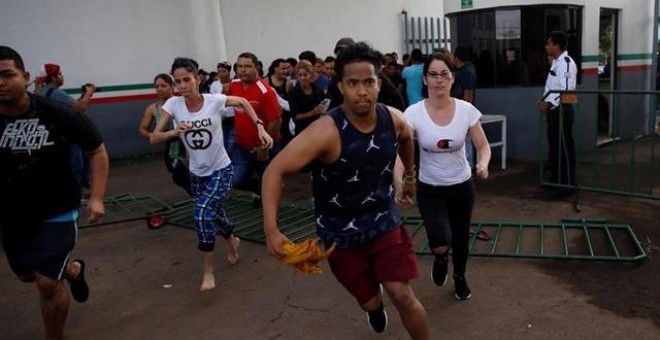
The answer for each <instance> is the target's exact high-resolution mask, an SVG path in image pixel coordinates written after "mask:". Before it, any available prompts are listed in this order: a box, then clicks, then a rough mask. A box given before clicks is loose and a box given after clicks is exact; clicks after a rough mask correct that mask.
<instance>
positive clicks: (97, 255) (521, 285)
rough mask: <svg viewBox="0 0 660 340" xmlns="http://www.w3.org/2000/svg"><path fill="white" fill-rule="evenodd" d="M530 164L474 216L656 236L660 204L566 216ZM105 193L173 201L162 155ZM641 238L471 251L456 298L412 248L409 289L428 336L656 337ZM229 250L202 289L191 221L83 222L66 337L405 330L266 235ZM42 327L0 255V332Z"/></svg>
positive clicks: (596, 204)
mask: <svg viewBox="0 0 660 340" xmlns="http://www.w3.org/2000/svg"><path fill="white" fill-rule="evenodd" d="M535 174H536V172H535V170H534V168H533V167H530V166H528V165H525V164H512V165H511V166H510V168H509V169H508V170H506V171H505V172H496V173H495V175H494V178H493V179H492V180H490V181H488V182H480V183H478V185H477V196H478V198H477V205H476V210H475V214H474V215H475V216H474V219H475V220H488V221H493V220H494V221H527V222H557V221H559V220H560V219H562V218H569V217H573V218H605V219H607V220H608V221H610V222H616V223H630V224H631V225H632V226H633V228H634V229H635V231H636V232H637V234H638V236H639V237H640V238H641V239H643V240H647V238H648V240H650V241H651V243H654V244H656V245H660V225H659V222H660V204H658V203H656V202H650V201H644V200H636V199H629V198H621V197H613V196H602V195H594V194H584V195H583V196H582V198H581V200H582V212H581V213H575V212H574V211H573V210H572V208H571V205H570V204H568V203H566V202H564V201H556V200H550V199H547V198H545V196H546V195H545V193H543V192H540V191H539V190H538V189H537V188H536V184H535V182H536V179H535ZM308 183H309V182H308V179H307V178H306V177H305V176H296V177H295V178H294V179H292V180H290V181H289V182H287V189H288V193H287V196H286V199H287V200H293V201H301V202H306V201H307V200H308V197H309V196H308V195H309V189H308V188H307V187H308ZM109 191H110V192H109V194H115V193H123V192H132V193H146V194H150V195H154V196H156V197H159V198H162V199H163V200H166V201H170V202H171V201H175V200H178V199H181V198H183V195H182V191H181V190H180V189H178V188H176V187H174V186H173V185H171V184H170V182H169V180H168V178H167V175H166V173H165V170H164V167H163V166H162V162H161V160H160V158H145V159H139V160H134V161H131V162H121V163H115V164H113V167H112V171H111V180H110V183H109ZM408 212H414V208H412V209H409V210H408ZM648 248H649V249H651V250H652V251H654V252H655V254H654V256H652V257H651V258H649V259H648V260H647V261H645V262H643V263H639V264H621V263H594V262H584V261H549V260H516V259H502V258H476V257H475V258H471V260H470V262H469V264H468V280H469V283H470V286H471V288H472V290H473V297H472V299H471V300H469V301H467V302H457V301H456V300H454V298H453V297H452V295H453V288H452V287H451V285H449V286H447V287H442V288H438V287H435V286H434V285H433V284H432V283H431V280H430V279H429V276H428V273H429V271H430V266H431V258H430V257H425V256H422V257H420V258H419V261H420V265H421V268H422V270H423V272H424V276H423V277H422V278H421V279H419V280H416V281H414V282H413V286H414V289H415V292H416V294H417V295H418V297H419V298H420V300H421V301H422V303H423V304H424V306H425V307H426V309H427V312H428V317H429V321H430V325H431V331H432V335H433V339H660V291H659V290H658V288H657V287H658V284H659V283H660V262H658V257H657V253H658V252H659V251H660V249H658V248H657V247H655V246H653V245H649V246H648ZM224 250H225V248H224V247H223V246H221V247H219V249H218V251H219V252H218V254H219V255H222V254H223V253H224ZM240 250H241V259H240V262H239V264H238V265H237V266H235V267H233V268H230V267H229V266H228V265H227V264H225V263H223V262H222V261H219V262H218V263H217V266H216V268H217V272H218V274H217V279H218V282H217V283H218V289H216V290H215V291H213V292H210V293H205V294H201V293H199V292H198V288H199V284H200V280H201V275H200V273H201V259H200V256H199V252H198V251H197V250H196V237H195V235H194V233H193V232H192V231H191V230H188V229H182V228H176V227H171V226H166V227H163V228H161V229H158V230H150V229H148V228H146V227H145V224H144V222H142V221H138V222H131V223H124V224H115V225H109V226H103V227H97V228H90V229H83V230H81V233H80V239H79V244H78V247H77V248H76V251H75V255H74V256H75V257H82V258H84V259H86V261H87V263H88V270H89V271H88V277H89V282H90V285H91V289H92V292H91V297H90V300H89V301H88V302H87V303H85V304H75V303H74V304H72V308H71V312H70V316H69V320H68V324H67V336H68V337H67V338H68V339H145V338H151V339H342V340H347V339H406V338H408V337H407V335H406V333H405V331H404V329H403V327H402V325H401V322H400V321H399V318H398V316H397V314H396V310H395V309H394V308H393V307H392V306H391V304H389V303H387V304H386V306H387V307H386V308H387V311H388V312H389V315H390V321H391V322H390V325H389V327H388V329H387V331H386V333H385V334H383V335H376V334H373V333H371V331H370V330H369V328H368V327H367V325H366V322H365V317H364V315H363V313H362V312H361V311H360V310H359V309H358V308H357V306H356V304H355V303H354V301H353V299H352V298H351V297H350V296H349V295H348V293H346V292H345V291H344V290H343V289H342V288H341V287H340V286H339V285H338V284H337V283H336V282H335V280H334V278H333V276H332V275H331V274H330V273H325V274H323V275H319V276H313V277H301V276H300V275H298V274H296V273H295V272H294V271H293V270H292V269H290V268H288V267H285V266H283V265H281V264H278V263H277V262H276V261H274V260H272V259H271V258H270V257H268V256H267V254H266V249H265V247H264V246H263V245H260V244H254V243H249V242H243V244H242V246H241V249H240ZM323 265H324V267H326V268H327V264H325V263H324V264H323ZM170 285H171V286H170ZM165 287H170V288H165ZM41 332H42V324H41V320H40V316H39V307H38V303H37V299H36V292H35V289H34V287H33V286H31V285H26V284H22V283H20V282H19V281H18V280H17V279H15V278H14V277H13V276H12V274H11V272H10V270H9V268H8V266H7V263H6V261H5V259H4V257H2V258H1V259H0V338H2V339H38V338H40V336H41Z"/></svg>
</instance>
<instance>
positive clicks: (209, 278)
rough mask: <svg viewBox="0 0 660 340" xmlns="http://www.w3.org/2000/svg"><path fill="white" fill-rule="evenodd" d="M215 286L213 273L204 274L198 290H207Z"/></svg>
mask: <svg viewBox="0 0 660 340" xmlns="http://www.w3.org/2000/svg"><path fill="white" fill-rule="evenodd" d="M214 288H215V276H213V274H204V279H202V286H201V287H200V288H199V291H200V292H205V291H209V290H212V289H214Z"/></svg>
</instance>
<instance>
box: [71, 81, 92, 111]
mask: <svg viewBox="0 0 660 340" xmlns="http://www.w3.org/2000/svg"><path fill="white" fill-rule="evenodd" d="M94 92H96V86H94V85H92V84H87V85H85V94H83V95H82V96H81V97H80V99H78V100H76V101H75V102H74V103H73V107H74V108H75V109H76V110H78V111H84V110H86V109H87V107H88V106H89V102H90V101H91V100H92V96H93V95H94Z"/></svg>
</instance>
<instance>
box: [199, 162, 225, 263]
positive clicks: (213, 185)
mask: <svg viewBox="0 0 660 340" xmlns="http://www.w3.org/2000/svg"><path fill="white" fill-rule="evenodd" d="M233 174H234V172H233V170H232V166H231V165H229V166H227V167H225V168H223V169H220V170H216V171H214V172H213V173H212V174H211V175H210V176H203V177H200V176H196V175H194V174H193V173H191V174H190V185H191V187H192V191H193V197H194V198H195V201H196V202H195V210H194V211H193V218H194V219H195V231H196V232H197V237H198V239H199V245H198V246H197V248H199V250H201V251H205V252H210V251H213V248H214V245H215V237H216V236H217V235H220V236H222V237H224V238H228V237H229V236H231V234H232V232H233V231H234V224H233V223H232V221H231V220H230V219H229V216H227V212H226V211H225V208H224V206H223V204H222V201H223V200H224V199H225V196H227V194H228V193H229V190H230V189H231V182H232V177H233Z"/></svg>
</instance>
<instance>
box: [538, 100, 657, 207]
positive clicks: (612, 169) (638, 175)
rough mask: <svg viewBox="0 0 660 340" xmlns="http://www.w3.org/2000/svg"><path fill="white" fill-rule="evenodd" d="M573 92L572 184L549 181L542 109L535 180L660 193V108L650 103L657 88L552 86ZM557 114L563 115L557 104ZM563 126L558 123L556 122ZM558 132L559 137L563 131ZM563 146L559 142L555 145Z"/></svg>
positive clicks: (645, 194) (630, 193) (650, 194)
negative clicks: (659, 127) (570, 88)
mask: <svg viewBox="0 0 660 340" xmlns="http://www.w3.org/2000/svg"><path fill="white" fill-rule="evenodd" d="M551 93H560V94H567V93H570V94H575V95H577V98H578V100H577V103H576V104H574V105H573V107H574V117H575V122H574V123H573V138H574V140H575V148H576V177H577V184H576V185H574V186H570V185H565V184H561V183H559V181H558V180H556V181H553V182H551V181H550V180H549V179H548V177H549V176H548V175H549V173H550V172H553V171H554V172H557V171H558V170H559V169H560V168H561V167H562V166H563V165H562V164H561V160H562V157H559V161H560V164H553V165H551V167H547V165H548V164H547V158H548V157H547V156H548V151H547V150H548V145H547V143H548V142H547V135H546V131H545V125H546V123H545V119H544V115H543V114H540V115H539V137H538V141H539V143H538V152H539V160H540V161H541V162H540V167H539V181H540V182H541V184H542V185H544V186H551V187H557V188H574V189H578V190H585V191H592V192H599V193H605V194H614V195H624V196H630V197H640V198H646V199H654V200H659V199H660V171H657V168H658V163H660V154H659V153H658V152H657V151H656V150H657V148H658V146H659V145H660V137H659V135H658V133H657V132H656V124H658V123H657V120H658V119H660V114H659V113H656V112H660V111H656V108H655V107H654V103H655V102H656V97H657V96H658V95H660V92H658V91H590V90H578V91H551V92H549V94H551ZM560 117H561V118H560V119H563V118H564V110H563V107H560ZM560 126H561V124H560ZM562 132H563V131H561V129H560V131H559V133H560V136H559V138H558V140H559V142H558V143H561V141H562V138H561V136H562V135H561V133H562ZM557 149H558V152H561V148H557Z"/></svg>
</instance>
